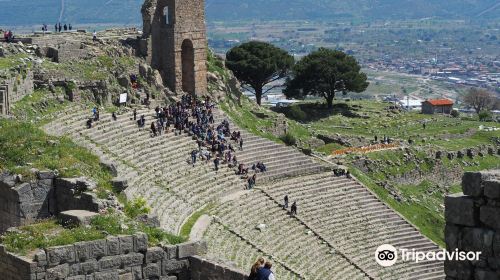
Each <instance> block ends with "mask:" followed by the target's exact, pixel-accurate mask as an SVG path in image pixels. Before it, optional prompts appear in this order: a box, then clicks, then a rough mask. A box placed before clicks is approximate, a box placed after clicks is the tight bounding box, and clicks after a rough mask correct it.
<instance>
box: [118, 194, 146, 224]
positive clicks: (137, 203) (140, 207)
mask: <svg viewBox="0 0 500 280" xmlns="http://www.w3.org/2000/svg"><path fill="white" fill-rule="evenodd" d="M150 211H151V209H150V208H149V207H148V205H147V201H146V200H145V199H144V198H142V197H138V198H135V199H134V200H131V201H127V202H126V203H125V207H124V212H125V214H126V215H127V217H129V218H131V219H135V218H137V217H138V216H139V215H143V214H149V212H150Z"/></svg>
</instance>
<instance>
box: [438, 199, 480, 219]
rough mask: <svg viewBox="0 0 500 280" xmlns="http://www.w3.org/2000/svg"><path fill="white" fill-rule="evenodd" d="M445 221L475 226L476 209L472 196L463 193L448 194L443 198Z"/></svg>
mask: <svg viewBox="0 0 500 280" xmlns="http://www.w3.org/2000/svg"><path fill="white" fill-rule="evenodd" d="M444 204H445V218H446V222H447V223H453V224H456V225H464V226H475V225H476V224H477V221H478V212H479V211H478V209H477V207H475V206H474V200H473V198H472V197H469V196H466V195H464V194H463V193H458V194H453V195H448V196H446V197H445V200H444Z"/></svg>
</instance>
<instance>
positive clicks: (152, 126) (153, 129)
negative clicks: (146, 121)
mask: <svg viewBox="0 0 500 280" xmlns="http://www.w3.org/2000/svg"><path fill="white" fill-rule="evenodd" d="M151 131H152V132H153V137H156V126H155V123H154V122H152V123H151Z"/></svg>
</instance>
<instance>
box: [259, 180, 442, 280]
mask: <svg viewBox="0 0 500 280" xmlns="http://www.w3.org/2000/svg"><path fill="white" fill-rule="evenodd" d="M263 188H264V191H265V193H267V194H268V195H269V196H270V197H271V198H273V199H274V200H275V201H277V202H281V203H283V202H282V201H283V198H284V196H285V195H288V196H289V199H290V201H291V202H290V203H292V201H297V204H298V207H299V211H298V215H297V217H298V218H300V219H301V220H303V221H304V222H305V223H306V224H307V225H308V226H309V227H311V228H312V229H314V230H315V231H316V232H318V233H319V234H321V236H322V237H324V238H325V239H326V240H327V241H328V242H329V243H330V244H332V245H333V246H335V247H336V248H338V249H339V250H341V251H342V252H344V253H345V254H346V255H347V256H349V258H350V259H352V260H353V261H355V262H356V264H358V265H359V266H360V267H362V268H363V269H365V270H366V271H368V272H369V273H370V274H372V275H376V276H379V277H380V276H382V275H383V273H384V270H383V269H382V268H381V267H380V266H379V265H378V264H377V263H376V262H375V261H374V259H373V256H372V254H367V252H373V253H374V252H375V250H376V248H377V247H378V246H380V245H382V244H391V245H393V246H395V247H396V248H406V249H410V250H411V249H416V250H419V251H436V250H438V249H439V248H438V246H437V245H435V244H434V243H432V242H431V241H429V240H428V239H427V238H425V237H424V236H423V235H421V234H420V233H419V232H418V231H417V230H416V229H415V228H414V227H413V226H411V225H410V224H409V223H407V222H406V221H405V220H404V219H403V218H401V216H399V215H397V214H396V213H395V212H394V211H393V210H392V209H390V208H388V207H387V206H386V205H385V204H383V203H382V202H380V200H378V199H377V198H376V197H375V196H374V195H373V194H372V193H371V192H369V191H368V190H367V189H366V188H365V187H364V186H362V185H360V184H359V183H358V182H356V181H354V180H352V179H348V178H346V177H334V176H333V174H331V173H330V172H326V173H318V174H313V175H308V176H302V177H297V178H292V179H287V180H282V181H280V182H276V183H273V184H269V185H266V186H265V187H263ZM393 270H394V271H397V275H398V277H402V275H406V277H407V278H409V279H441V278H442V277H443V264H442V263H441V262H428V263H420V264H418V265H413V264H405V263H401V264H397V265H395V266H394V267H393Z"/></svg>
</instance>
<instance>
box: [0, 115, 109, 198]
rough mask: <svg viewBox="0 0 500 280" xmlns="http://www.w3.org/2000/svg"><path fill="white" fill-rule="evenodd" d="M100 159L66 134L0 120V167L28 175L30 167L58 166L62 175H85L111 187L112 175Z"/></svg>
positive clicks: (55, 168)
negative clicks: (60, 134) (101, 164)
mask: <svg viewBox="0 0 500 280" xmlns="http://www.w3.org/2000/svg"><path fill="white" fill-rule="evenodd" d="M99 162H100V161H99V158H98V157H97V156H95V155H93V154H92V153H91V152H90V151H88V150H86V149H84V148H82V147H80V146H78V145H76V144H75V143H74V142H73V141H71V140H70V139H69V138H66V137H52V136H49V135H47V134H46V133H45V132H44V131H42V130H41V129H40V128H38V127H36V126H35V125H34V124H30V123H26V122H20V121H15V120H0V170H9V171H11V172H14V173H18V174H22V175H25V176H28V177H29V176H32V175H33V174H32V173H31V171H30V169H31V168H37V169H40V170H57V171H59V174H60V176H62V177H80V176H86V177H88V178H92V179H94V180H95V181H96V182H97V183H98V185H99V187H101V188H106V189H109V190H111V185H110V183H109V182H110V180H111V175H110V174H109V172H108V171H106V170H104V169H103V168H102V167H101V166H100V165H99Z"/></svg>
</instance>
